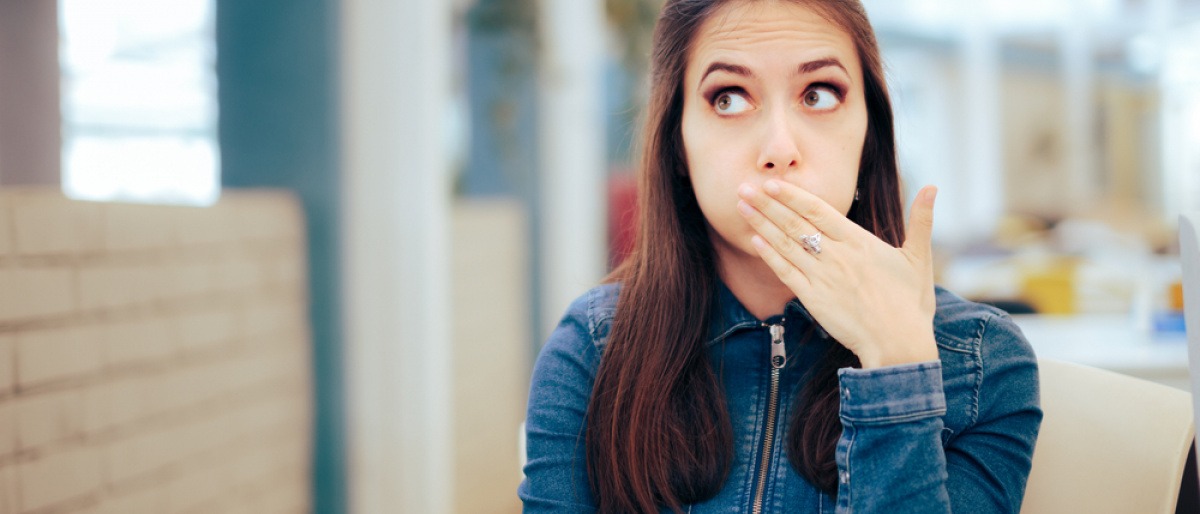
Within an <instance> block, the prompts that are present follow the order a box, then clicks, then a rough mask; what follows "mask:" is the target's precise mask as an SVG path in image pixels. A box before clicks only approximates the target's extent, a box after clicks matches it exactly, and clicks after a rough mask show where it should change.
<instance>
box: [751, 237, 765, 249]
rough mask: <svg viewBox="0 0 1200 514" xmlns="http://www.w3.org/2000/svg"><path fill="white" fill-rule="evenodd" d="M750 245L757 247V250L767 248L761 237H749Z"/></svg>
mask: <svg viewBox="0 0 1200 514" xmlns="http://www.w3.org/2000/svg"><path fill="white" fill-rule="evenodd" d="M750 244H753V245H754V246H757V247H759V248H766V247H767V242H766V241H763V238H762V237H760V236H753V237H751V238H750Z"/></svg>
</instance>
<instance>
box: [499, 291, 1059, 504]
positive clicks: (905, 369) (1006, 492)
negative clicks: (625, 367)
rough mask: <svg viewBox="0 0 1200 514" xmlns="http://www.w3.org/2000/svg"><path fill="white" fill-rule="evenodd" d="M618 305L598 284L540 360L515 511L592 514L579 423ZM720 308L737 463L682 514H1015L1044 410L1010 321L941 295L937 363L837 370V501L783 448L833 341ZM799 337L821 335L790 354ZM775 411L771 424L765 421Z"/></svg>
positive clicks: (720, 359)
mask: <svg viewBox="0 0 1200 514" xmlns="http://www.w3.org/2000/svg"><path fill="white" fill-rule="evenodd" d="M618 291H619V285H615V284H608V285H603V286H600V287H597V288H595V289H592V290H591V291H588V292H587V293H586V294H584V295H583V296H582V297H580V298H579V299H578V300H576V301H575V302H574V303H573V304H572V305H571V306H570V308H569V309H568V311H567V313H566V315H565V316H564V317H563V319H562V321H561V323H560V324H559V326H558V328H557V329H556V330H555V331H554V333H553V334H552V335H551V336H550V339H549V341H547V343H546V345H545V346H544V347H543V348H542V350H541V353H540V355H539V356H538V359H537V363H536V365H535V366H534V371H533V378H532V383H531V390H530V394H529V406H528V412H527V418H526V438H527V443H526V444H527V446H526V448H527V454H528V455H527V456H528V461H527V464H526V466H525V480H524V481H523V482H522V483H521V485H520V487H519V488H518V494H519V496H520V498H521V500H522V501H523V502H524V512H526V513H543V512H556V513H557V512H593V511H594V510H595V502H594V500H593V495H592V491H591V490H590V488H589V485H588V479H587V475H586V473H587V467H586V456H585V449H584V438H583V422H584V415H585V413H586V411H587V407H588V400H589V397H590V395H591V391H592V384H593V381H594V379H595V376H596V371H597V369H598V366H599V363H600V359H601V355H602V354H603V351H604V346H605V344H606V343H607V339H608V332H609V327H610V324H611V322H612V318H613V313H614V312H615V310H616V303H617V295H618ZM717 294H718V295H719V298H718V301H717V302H716V306H717V307H716V308H717V309H718V310H719V312H716V313H714V314H716V315H715V316H713V322H712V326H711V327H710V332H709V334H710V340H709V341H708V352H709V358H710V362H712V364H713V369H714V370H722V371H720V381H721V384H722V387H723V390H724V394H725V399H726V405H727V408H728V409H729V419H730V420H731V421H732V423H733V441H734V446H735V448H734V462H733V464H732V468H731V470H730V474H729V476H728V479H727V480H726V482H725V484H724V486H723V487H722V488H721V490H720V492H719V493H718V494H717V495H716V496H715V497H713V498H711V499H709V500H707V501H705V502H703V503H699V504H695V505H688V506H685V508H684V510H685V511H686V512H690V513H692V514H707V513H717V512H721V513H737V512H746V513H749V512H772V513H774V512H785V513H810V512H811V513H832V512H839V513H851V512H853V513H876V512H878V513H889V514H897V513H947V512H956V513H969V514H988V513H1001V512H1012V513H1016V512H1018V511H1019V510H1020V506H1021V498H1022V496H1023V495H1024V492H1025V480H1026V478H1027V477H1028V475H1029V468H1030V463H1031V459H1032V456H1033V447H1034V442H1035V440H1036V438H1037V432H1038V427H1039V425H1040V424H1041V419H1042V411H1041V408H1040V407H1039V403H1038V371H1037V361H1036V359H1035V357H1034V354H1033V350H1032V348H1030V346H1029V344H1028V343H1027V342H1026V341H1025V339H1024V337H1022V335H1021V333H1020V330H1019V329H1018V328H1017V327H1016V325H1015V324H1014V323H1013V322H1012V320H1011V319H1010V318H1009V317H1008V316H1007V315H1006V314H1004V313H1003V312H1001V311H999V310H997V309H994V308H992V307H988V306H984V305H980V304H976V303H972V302H969V301H966V300H964V299H962V298H960V297H958V296H955V295H954V294H953V293H950V292H948V291H946V290H945V289H941V288H938V290H937V313H936V315H935V318H934V334H935V338H936V339H937V346H938V353H939V357H940V359H939V360H938V361H930V362H922V363H915V364H906V365H900V366H892V367H884V368H877V369H871V370H862V369H854V368H844V369H841V370H839V372H838V378H839V383H840V385H839V386H840V388H841V410H840V417H841V422H842V435H841V438H840V439H839V441H838V443H837V448H836V457H835V458H836V461H837V468H838V477H839V485H838V491H837V496H836V498H834V497H830V495H828V494H825V493H823V492H821V491H820V490H818V489H817V488H816V487H814V486H813V485H811V484H810V483H809V482H807V481H806V480H805V479H804V478H803V477H802V476H801V475H799V474H798V473H797V472H796V470H795V469H794V468H792V466H791V464H790V462H789V460H788V458H787V453H786V450H785V446H786V441H785V438H786V437H787V433H788V429H787V426H788V423H790V420H791V418H792V414H793V413H792V411H793V409H794V408H795V396H796V395H797V394H799V393H800V391H801V388H802V386H803V383H802V381H803V380H805V373H806V371H808V370H809V369H810V368H812V367H813V366H814V365H815V364H816V363H817V362H818V359H820V357H821V355H822V354H823V352H824V350H825V349H826V348H827V347H828V345H830V344H833V343H832V340H830V339H829V338H828V336H826V335H825V333H824V331H822V330H820V328H819V327H811V325H812V324H813V321H812V319H811V317H810V316H809V315H808V313H807V311H805V309H804V308H803V306H802V305H801V304H800V302H799V301H796V300H793V301H792V302H790V303H789V304H788V305H787V307H786V308H785V310H784V312H783V313H782V314H781V315H777V316H774V317H772V318H770V319H767V320H766V321H765V322H764V321H759V320H758V319H756V318H755V317H754V316H753V315H751V314H750V313H749V312H748V311H747V310H746V309H745V307H743V306H742V304H741V303H740V302H739V301H738V300H737V298H736V297H734V296H733V294H732V293H731V292H730V291H729V290H728V289H727V288H726V287H725V286H724V285H719V287H718V293H717ZM772 325H775V326H776V327H782V334H780V335H782V336H783V339H784V342H783V345H784V348H785V350H786V357H787V361H786V365H785V366H784V367H783V368H782V369H780V370H779V372H778V374H777V375H775V376H774V377H772V375H773V373H772V365H771V356H772V354H771V346H772V338H771V334H772V330H774V331H775V332H776V333H777V334H778V332H779V331H780V329H779V328H774V329H772V327H771V326H772ZM806 329H815V333H816V334H818V336H817V337H812V338H808V340H807V342H804V343H803V344H801V339H802V337H801V336H802V335H803V334H804V333H805V331H806ZM772 402H775V403H774V409H773V410H775V419H774V420H773V421H774V423H771V421H772V420H768V419H767V417H768V413H769V412H770V411H771V410H772V409H771V408H770V406H771V403H772ZM769 425H774V430H769V429H768V427H769ZM768 434H771V435H769V436H768ZM768 437H769V439H768ZM756 507H758V509H757V510H756Z"/></svg>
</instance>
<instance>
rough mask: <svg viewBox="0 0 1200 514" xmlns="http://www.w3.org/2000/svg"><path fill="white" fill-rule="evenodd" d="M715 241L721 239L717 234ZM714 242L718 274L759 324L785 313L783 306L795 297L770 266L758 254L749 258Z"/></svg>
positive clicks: (738, 251) (735, 249) (734, 249)
mask: <svg viewBox="0 0 1200 514" xmlns="http://www.w3.org/2000/svg"><path fill="white" fill-rule="evenodd" d="M713 239H714V240H716V239H718V238H717V237H716V235H715V234H714V235H713ZM714 243H715V244H714V245H713V246H714V247H715V248H714V250H716V254H717V273H718V274H719V275H720V277H721V281H722V282H724V283H725V286H726V287H728V288H729V291H730V292H732V293H733V296H735V297H737V299H738V301H739V302H742V306H744V307H745V308H746V310H747V311H750V314H752V315H754V317H755V318H758V319H759V320H760V321H761V320H765V319H767V318H769V317H771V316H774V315H776V314H781V313H783V309H784V307H785V306H787V303H788V302H789V301H791V300H792V298H795V297H796V295H795V294H794V293H792V290H791V289H788V287H787V285H785V284H784V283H783V282H781V281H780V280H779V277H778V276H776V275H775V272H774V271H771V268H770V267H769V266H767V263H765V262H763V260H762V258H760V257H759V256H758V255H748V254H746V253H745V252H743V251H741V250H739V249H737V248H733V247H730V246H729V245H728V244H725V243H724V242H720V243H717V242H716V241H714Z"/></svg>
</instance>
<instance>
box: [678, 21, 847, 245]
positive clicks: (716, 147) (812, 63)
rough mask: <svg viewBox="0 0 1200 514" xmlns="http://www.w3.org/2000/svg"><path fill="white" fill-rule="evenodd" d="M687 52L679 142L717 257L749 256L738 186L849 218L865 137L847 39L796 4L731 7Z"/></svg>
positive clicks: (707, 24)
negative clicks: (779, 186)
mask: <svg viewBox="0 0 1200 514" xmlns="http://www.w3.org/2000/svg"><path fill="white" fill-rule="evenodd" d="M692 48H693V50H692V53H691V55H690V56H689V58H688V63H687V69H686V70H685V72H684V79H683V80H684V83H683V98H684V107H683V119H682V132H683V143H684V147H685V148H686V153H687V162H688V169H689V172H690V175H691V180H692V185H693V188H694V189H695V192H696V199H697V201H698V202H699V204H700V209H701V210H702V211H703V212H704V217H705V218H706V219H707V221H708V224H709V226H710V235H711V236H712V237H713V245H714V246H715V247H716V249H717V251H718V253H719V254H726V253H727V252H729V251H738V252H744V253H746V254H749V255H755V256H756V255H757V254H756V252H755V251H754V247H753V246H752V245H751V243H750V237H751V236H752V235H754V231H753V230H752V229H751V228H750V225H749V224H748V223H746V221H745V220H744V219H743V218H742V216H741V215H740V214H738V211H737V203H738V193H737V191H738V187H739V186H740V185H742V184H744V183H748V184H751V185H753V186H754V187H759V186H761V185H762V183H763V182H765V181H766V180H767V179H768V178H776V179H782V180H786V181H788V182H791V183H793V184H796V185H798V186H800V187H802V188H804V189H806V190H808V191H810V192H812V193H813V194H815V195H817V196H819V197H821V198H822V199H824V200H825V201H826V202H828V203H829V204H830V205H832V206H833V207H834V208H836V209H838V210H839V211H841V212H842V214H846V213H847V212H849V211H850V206H851V203H853V200H854V188H855V184H856V183H857V180H858V166H859V160H860V158H861V156H862V148H863V140H864V138H865V137H866V131H867V108H866V102H865V100H864V98H863V85H862V76H863V73H862V67H861V64H860V63H859V60H858V53H857V51H856V50H855V46H854V42H853V41H852V40H851V39H850V36H849V35H848V34H846V33H845V32H843V31H842V29H841V28H840V27H838V26H837V25H835V24H833V23H832V22H830V21H828V20H826V19H825V18H823V17H821V15H820V14H818V13H817V12H816V11H813V10H812V9H810V8H808V7H806V6H804V5H801V4H800V3H798V2H791V1H779V0H762V1H747V0H735V1H732V2H729V3H728V4H726V5H725V6H724V7H722V8H720V9H718V10H717V12H715V13H714V14H713V15H712V16H710V17H709V19H708V21H706V22H705V23H704V24H703V25H702V26H701V27H700V30H699V31H698V32H697V33H696V40H695V41H694V43H693V46H692Z"/></svg>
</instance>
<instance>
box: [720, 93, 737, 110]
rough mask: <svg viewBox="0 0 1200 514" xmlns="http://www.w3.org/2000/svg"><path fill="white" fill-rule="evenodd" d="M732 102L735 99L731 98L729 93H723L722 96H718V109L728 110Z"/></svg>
mask: <svg viewBox="0 0 1200 514" xmlns="http://www.w3.org/2000/svg"><path fill="white" fill-rule="evenodd" d="M732 102H733V100H731V99H730V98H729V93H726V94H723V95H721V96H720V98H717V109H720V110H722V111H724V110H728V109H729V104H730V103H732Z"/></svg>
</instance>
